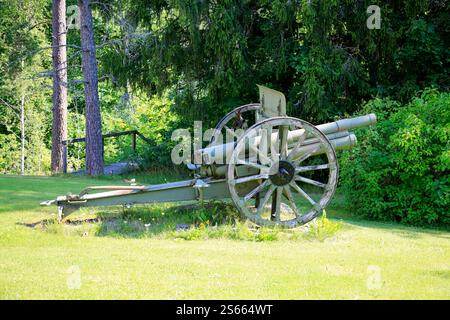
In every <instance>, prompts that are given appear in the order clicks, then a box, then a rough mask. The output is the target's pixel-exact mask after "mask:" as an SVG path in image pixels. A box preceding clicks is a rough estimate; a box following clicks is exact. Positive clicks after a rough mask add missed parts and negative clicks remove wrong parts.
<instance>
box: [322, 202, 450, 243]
mask: <svg viewBox="0 0 450 320" xmlns="http://www.w3.org/2000/svg"><path fill="white" fill-rule="evenodd" d="M328 212H330V215H329V216H330V218H335V219H342V220H343V221H345V223H346V225H348V226H355V227H362V228H377V229H382V230H386V231H389V232H392V233H395V234H396V235H399V236H402V237H405V238H410V239H420V238H422V237H423V236H424V235H432V236H434V237H439V238H443V239H450V232H449V231H450V228H446V227H434V228H424V227H414V226H407V225H402V224H400V223H397V222H388V221H374V220H367V219H364V218H361V217H355V216H350V215H342V214H341V213H340V212H341V211H340V210H339V211H336V208H331V209H328Z"/></svg>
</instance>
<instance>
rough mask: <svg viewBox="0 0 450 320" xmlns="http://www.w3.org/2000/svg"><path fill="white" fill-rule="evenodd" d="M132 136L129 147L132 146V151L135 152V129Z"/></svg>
mask: <svg viewBox="0 0 450 320" xmlns="http://www.w3.org/2000/svg"><path fill="white" fill-rule="evenodd" d="M132 138H133V140H132V142H131V147H132V148H133V153H135V154H136V131H134V132H133V135H132Z"/></svg>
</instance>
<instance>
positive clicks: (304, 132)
mask: <svg viewBox="0 0 450 320" xmlns="http://www.w3.org/2000/svg"><path fill="white" fill-rule="evenodd" d="M305 139H306V130H304V129H303V133H302V134H301V136H300V138H299V139H298V141H297V144H296V145H295V147H294V148H293V149H292V150H291V152H289V156H288V158H287V159H288V160H292V159H293V158H294V156H295V155H296V154H297V153H298V152H299V149H300V148H301V146H302V145H303V142H304V141H305Z"/></svg>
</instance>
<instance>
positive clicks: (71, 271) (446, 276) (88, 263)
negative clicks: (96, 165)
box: [0, 174, 450, 299]
mask: <svg viewBox="0 0 450 320" xmlns="http://www.w3.org/2000/svg"><path fill="white" fill-rule="evenodd" d="M177 178H178V177H177V176H176V175H174V176H169V177H166V176H165V175H162V174H161V175H155V176H153V177H149V178H147V182H152V183H160V182H163V181H164V180H165V179H167V180H175V179H177ZM118 183H121V181H120V180H113V179H109V180H108V179H107V180H105V179H102V180H94V179H87V178H75V177H70V178H68V177H17V176H2V177H0V298H1V299H44V298H45V299H449V298H450V233H449V232H447V231H438V230H428V229H418V228H410V227H404V226H400V225H397V224H388V223H376V222H367V221H363V220H356V219H351V218H348V217H349V216H350V215H349V214H348V213H347V212H345V211H343V210H342V209H339V208H337V207H336V205H335V207H334V208H333V207H331V208H330V209H329V210H328V213H329V215H331V217H333V216H334V217H337V216H340V217H344V218H343V221H344V227H343V228H342V230H340V231H339V232H338V234H337V235H335V236H334V237H332V238H328V239H326V240H325V241H317V240H299V241H289V240H283V241H267V242H253V241H238V240H227V239H213V240H211V239H209V240H194V241H186V240H181V239H161V238H157V237H156V238H154V237H149V238H133V237H112V236H96V235H89V236H87V237H81V236H75V235H71V236H67V235H66V236H65V235H63V234H58V233H56V234H52V233H49V232H44V231H42V230H39V229H33V228H29V227H26V226H24V225H22V223H29V222H35V221H39V220H41V219H48V218H50V217H51V214H52V213H53V214H54V213H55V211H56V208H54V207H40V206H39V202H40V201H42V200H48V199H52V198H55V196H57V195H61V194H65V193H67V192H69V191H70V192H73V193H77V192H79V191H80V190H81V189H83V188H84V187H85V186H87V185H101V184H118ZM148 210H151V207H149V209H148Z"/></svg>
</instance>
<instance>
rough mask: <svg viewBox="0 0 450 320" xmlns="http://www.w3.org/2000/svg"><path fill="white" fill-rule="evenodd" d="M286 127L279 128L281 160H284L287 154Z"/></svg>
mask: <svg viewBox="0 0 450 320" xmlns="http://www.w3.org/2000/svg"><path fill="white" fill-rule="evenodd" d="M288 132H289V127H288V126H280V131H279V135H280V140H281V141H280V158H281V160H285V159H286V157H287V154H288V143H287V142H288Z"/></svg>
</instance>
